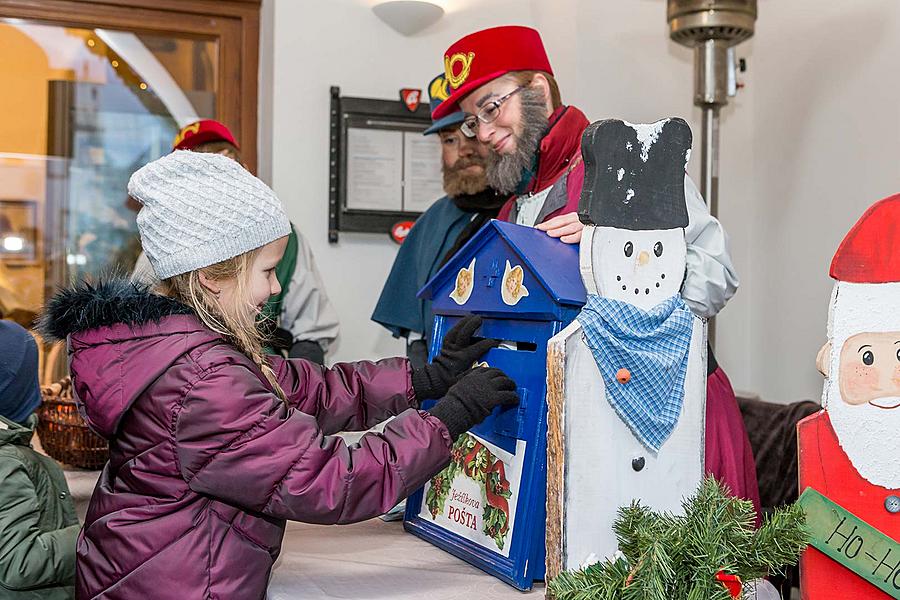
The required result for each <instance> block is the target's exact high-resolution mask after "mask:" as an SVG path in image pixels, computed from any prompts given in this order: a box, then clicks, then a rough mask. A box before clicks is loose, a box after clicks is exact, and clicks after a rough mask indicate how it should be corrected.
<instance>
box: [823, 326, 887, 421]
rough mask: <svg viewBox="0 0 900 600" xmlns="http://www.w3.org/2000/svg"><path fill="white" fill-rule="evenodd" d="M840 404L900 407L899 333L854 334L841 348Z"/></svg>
mask: <svg viewBox="0 0 900 600" xmlns="http://www.w3.org/2000/svg"><path fill="white" fill-rule="evenodd" d="M838 381H839V383H840V389H841V400H843V401H844V402H846V403H847V404H850V405H852V406H858V405H862V404H870V405H871V406H874V407H876V408H880V409H883V410H893V409H896V408H898V407H900V332H897V331H893V332H881V333H868V332H866V333H857V334H856V335H854V336H851V337H849V338H847V341H846V342H844V345H843V347H842V348H841V357H840V368H839V372H838Z"/></svg>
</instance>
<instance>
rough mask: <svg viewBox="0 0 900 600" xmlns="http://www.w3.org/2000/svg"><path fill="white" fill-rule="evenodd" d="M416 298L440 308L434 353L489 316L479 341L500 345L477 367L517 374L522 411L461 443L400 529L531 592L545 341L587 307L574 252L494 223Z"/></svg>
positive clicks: (539, 517) (541, 478)
mask: <svg viewBox="0 0 900 600" xmlns="http://www.w3.org/2000/svg"><path fill="white" fill-rule="evenodd" d="M419 294H420V296H423V297H426V298H430V299H431V300H432V310H433V311H434V327H433V330H432V339H431V344H430V347H431V349H432V356H431V357H430V358H432V359H433V358H434V356H435V355H436V354H437V353H438V352H440V347H441V344H442V342H443V338H444V335H445V334H446V332H447V331H449V330H450V328H452V327H453V325H454V324H455V323H456V322H457V321H458V320H459V319H461V318H462V317H463V316H465V315H470V314H477V315H480V316H482V318H483V322H482V326H481V328H480V329H479V330H478V331H477V332H476V333H475V335H476V336H478V337H484V338H494V339H498V340H501V342H500V345H499V346H498V347H496V348H494V349H492V350H490V351H489V352H488V353H487V354H485V355H484V357H482V358H481V359H480V360H479V364H486V365H488V366H491V367H497V368H500V369H502V370H503V371H504V372H506V373H507V374H508V375H509V376H510V377H511V378H512V379H514V380H515V382H516V386H517V391H518V394H519V404H518V405H517V406H512V407H505V408H503V409H499V408H498V409H495V411H494V413H493V414H491V415H490V416H489V417H488V418H487V419H486V420H485V421H484V422H482V423H481V424H479V425H477V426H476V427H473V428H472V429H471V430H470V431H469V432H468V433H467V434H466V435H464V436H462V438H460V440H459V441H458V442H457V445H456V446H455V447H454V449H453V454H452V456H453V458H452V461H453V462H451V465H450V467H448V468H447V470H445V471H444V472H442V473H441V474H439V475H438V476H436V477H435V478H433V479H432V480H431V481H430V482H429V483H428V484H426V485H425V487H424V488H423V490H420V491H419V492H417V493H416V494H414V495H413V496H411V497H410V498H409V500H408V501H407V509H406V515H405V520H404V525H405V527H406V529H407V531H410V532H411V533H413V534H415V535H418V536H420V537H422V538H424V539H426V540H428V541H430V542H432V543H434V544H435V545H437V546H439V547H441V548H443V549H445V550H447V551H448V552H451V553H452V554H454V555H456V556H458V557H460V558H462V559H463V560H466V561H467V562H470V563H472V564H473V565H475V566H477V567H479V568H481V569H483V570H485V571H487V572H488V573H491V574H492V575H494V576H496V577H498V578H499V579H501V580H503V581H505V582H507V583H509V584H511V585H513V586H515V587H516V588H518V589H521V590H527V589H530V588H531V587H532V584H533V582H534V581H536V580H541V579H543V577H544V531H545V498H546V444H547V403H546V385H547V383H546V382H547V342H548V340H550V338H551V337H553V336H554V335H555V334H556V333H558V332H559V331H561V330H562V329H563V328H564V327H565V326H566V325H568V324H569V323H570V322H571V321H572V320H573V319H574V318H575V316H576V315H577V314H578V312H579V310H580V309H581V307H582V306H583V304H584V302H585V291H584V285H583V283H582V281H581V276H580V274H579V268H578V247H577V246H572V245H568V244H563V243H562V242H559V241H558V240H555V239H553V238H550V237H549V236H547V234H545V233H544V232H542V231H538V230H536V229H533V228H530V227H521V226H519V225H514V224H511V223H502V222H499V221H491V222H490V223H489V224H487V225H485V226H484V228H482V229H481V231H479V232H478V233H477V234H476V235H475V236H473V238H472V239H471V240H469V242H468V243H467V244H466V245H465V246H463V248H461V249H460V251H459V252H458V253H457V254H456V255H455V256H454V257H453V258H452V259H451V260H450V261H449V262H448V263H447V264H446V265H445V266H444V268H443V269H441V270H440V271H439V272H438V273H437V274H436V275H435V276H434V278H433V279H432V280H431V281H430V282H428V284H427V285H426V286H425V287H424V288H423V289H422V291H421V292H419ZM427 406H428V405H427V404H426V407H427ZM488 492H490V493H488ZM460 514H465V515H467V517H466V518H463V519H460V518H457V517H458V516H459V515H460Z"/></svg>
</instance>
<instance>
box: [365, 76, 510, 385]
mask: <svg viewBox="0 0 900 600" xmlns="http://www.w3.org/2000/svg"><path fill="white" fill-rule="evenodd" d="M448 93H449V92H448V88H447V82H446V79H445V78H444V76H443V75H438V76H437V77H435V78H434V79H433V80H432V81H431V83H430V84H429V86H428V94H429V99H430V103H431V111H432V115H434V111H435V109H436V108H437V107H438V106H440V104H441V102H443V101H444V99H446V98H447V95H448ZM464 118H465V115H464V114H463V113H462V112H459V111H457V112H451V113H450V114H447V115H444V116H443V117H442V118H440V119H437V118H434V117H432V125H431V127H429V128H428V129H426V130H425V135H433V134H435V133H436V134H437V135H438V136H439V137H440V141H441V165H442V172H443V180H444V181H443V187H444V192H445V193H446V194H447V195H446V196H444V197H443V198H441V199H439V200H437V201H436V202H435V203H434V204H432V205H431V206H430V207H429V208H428V210H427V211H425V213H424V214H423V215H422V216H421V217H419V218H418V220H416V223H415V225H414V226H413V228H412V229H411V230H410V232H409V234H408V235H407V236H406V239H405V240H404V241H403V244H402V245H401V246H400V250H399V251H398V252H397V257H396V259H395V260H394V265H393V267H392V268H391V273H390V275H388V279H387V281H386V282H385V285H384V289H383V290H382V291H381V297H380V298H379V299H378V304H377V305H376V306H375V311H374V312H373V313H372V320H373V321H375V322H377V323H381V324H382V325H384V326H385V327H386V328H387V329H389V330H390V331H391V333H393V335H394V337H403V338H406V340H407V356H408V357H409V359H410V360H411V361H412V363H413V366H416V367H418V366H421V365H423V364H425V362H427V359H428V340H429V338H430V335H431V326H432V320H433V318H432V315H431V302H430V301H427V300H420V299H418V298H416V294H417V293H418V291H419V290H420V289H422V287H423V286H424V285H425V284H426V283H427V282H428V280H429V279H431V277H432V276H433V275H434V274H435V273H437V271H438V269H440V268H441V267H442V266H443V265H444V263H446V262H447V260H449V259H450V257H451V256H453V255H454V254H456V251H457V250H459V249H460V248H461V247H462V246H463V244H465V243H466V242H467V241H468V240H469V238H471V237H472V235H474V234H475V232H477V231H478V230H479V229H481V227H482V225H484V224H485V223H486V222H488V221H489V220H490V219H492V218H494V217H496V216H497V213H498V211H499V210H500V207H501V206H502V205H503V202H504V201H505V197H504V196H499V195H498V194H497V193H496V192H494V190H492V189H490V188H488V185H487V182H486V178H485V159H486V156H487V147H486V146H484V144H482V143H480V142H479V141H478V140H477V139H474V138H467V137H465V136H464V135H462V133H461V132H460V130H459V126H460V124H461V123H462V121H463V119H464Z"/></svg>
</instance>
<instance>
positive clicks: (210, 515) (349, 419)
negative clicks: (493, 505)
mask: <svg viewBox="0 0 900 600" xmlns="http://www.w3.org/2000/svg"><path fill="white" fill-rule="evenodd" d="M43 329H44V331H45V332H46V333H48V334H49V335H52V336H55V337H58V338H63V337H66V336H68V337H69V352H70V361H71V363H70V364H71V372H72V379H73V382H74V388H75V391H76V394H77V398H78V399H79V401H80V408H81V410H82V413H83V414H84V416H85V418H86V419H87V421H88V423H89V424H90V426H91V428H92V429H93V430H94V431H96V432H98V433H100V434H101V435H103V436H104V437H105V438H107V439H109V443H110V460H109V462H108V463H107V464H106V467H105V468H104V469H103V473H102V474H101V476H100V480H99V481H98V483H97V487H96V488H95V489H94V494H93V496H92V497H91V503H90V508H89V509H88V513H87V519H86V520H85V524H84V528H83V529H82V532H81V535H80V536H79V539H78V547H77V554H78V559H77V597H78V598H103V599H113V598H123V599H128V600H134V599H137V598H140V599H142V600H144V599H152V598H174V597H178V598H192V599H193V598H198V599H199V598H222V599H229V600H230V599H234V598H240V599H243V598H263V597H264V595H265V591H266V585H267V582H268V578H269V573H270V571H271V569H272V564H273V562H274V561H275V559H276V557H277V556H278V553H279V551H280V548H281V541H282V537H283V535H284V526H285V520H286V519H293V520H297V521H304V522H307V523H323V524H332V523H352V522H355V521H361V520H363V519H368V518H370V517H373V516H375V515H378V514H381V513H383V512H385V511H387V510H388V509H390V508H391V507H392V506H394V504H396V502H397V501H398V500H400V499H402V498H404V497H406V496H407V495H408V494H410V493H411V492H412V491H414V490H415V489H416V488H418V487H419V486H421V485H422V484H423V483H424V482H425V481H426V480H427V479H428V478H429V477H431V476H433V475H434V474H435V473H436V472H438V471H439V470H440V469H442V468H443V467H444V466H446V465H447V463H448V461H449V452H450V445H451V440H450V437H449V434H448V432H447V429H446V427H445V426H444V424H443V423H441V421H439V420H438V419H437V418H435V417H433V416H431V415H429V414H428V413H425V412H422V411H419V410H417V409H416V398H415V395H414V393H413V390H412V385H411V383H410V367H409V364H408V362H407V361H406V360H405V359H399V358H397V359H387V360H383V361H379V362H377V363H372V362H358V363H348V364H339V365H335V366H334V367H333V368H331V369H324V368H322V367H319V366H317V365H314V364H312V363H309V362H306V361H303V360H282V359H278V358H275V359H273V360H272V366H273V368H274V369H275V372H276V374H277V376H278V381H279V383H280V384H281V386H282V388H283V389H284V391H285V393H286V395H287V399H288V404H289V405H290V406H289V407H286V406H285V405H284V403H283V402H282V401H281V400H280V399H279V398H278V397H277V396H276V395H275V394H274V393H273V392H272V390H271V388H270V386H269V385H268V383H267V382H266V380H265V378H264V377H263V375H262V373H261V372H260V371H259V370H258V369H257V367H256V366H255V365H254V364H253V363H252V361H250V360H249V359H248V358H247V357H246V356H244V355H243V354H241V353H239V352H238V351H236V350H235V349H234V348H233V347H232V346H231V345H229V344H228V343H226V342H225V341H224V340H223V339H222V337H221V336H219V335H218V334H216V333H214V332H212V331H211V330H209V329H208V328H207V327H205V326H204V325H203V324H202V323H201V322H200V321H199V320H198V319H197V318H196V317H195V316H194V315H193V314H192V313H191V311H190V309H188V308H187V307H185V306H184V305H182V304H180V303H178V302H175V301H174V300H171V299H168V298H165V297H162V296H158V295H155V294H151V293H148V292H146V291H144V290H142V289H139V288H136V287H134V286H132V285H131V284H127V283H122V282H119V283H115V282H114V283H111V284H105V285H100V286H98V287H90V286H87V285H82V286H80V287H79V288H76V289H74V290H70V291H66V292H62V293H61V294H59V295H57V296H56V298H54V299H53V301H51V303H50V305H49V306H48V308H47V311H46V313H45V315H44V322H43ZM390 415H398V416H397V418H396V419H394V420H393V421H391V422H390V423H389V424H388V425H387V427H386V428H385V431H384V434H382V435H378V434H373V433H370V434H367V435H365V436H363V438H362V439H361V440H360V442H359V444H358V445H354V446H347V445H346V444H345V443H344V442H343V441H342V440H341V439H340V438H338V437H329V435H330V434H333V433H336V432H338V431H353V430H365V429H367V428H369V427H371V426H372V425H374V424H376V423H378V422H380V421H383V420H385V419H386V418H387V417H389V416H390Z"/></svg>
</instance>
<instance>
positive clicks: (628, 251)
mask: <svg viewBox="0 0 900 600" xmlns="http://www.w3.org/2000/svg"><path fill="white" fill-rule="evenodd" d="M632 254H634V244H632V243H631V242H625V257H626V258H631V255H632Z"/></svg>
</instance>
